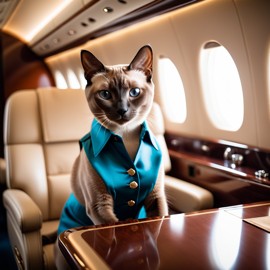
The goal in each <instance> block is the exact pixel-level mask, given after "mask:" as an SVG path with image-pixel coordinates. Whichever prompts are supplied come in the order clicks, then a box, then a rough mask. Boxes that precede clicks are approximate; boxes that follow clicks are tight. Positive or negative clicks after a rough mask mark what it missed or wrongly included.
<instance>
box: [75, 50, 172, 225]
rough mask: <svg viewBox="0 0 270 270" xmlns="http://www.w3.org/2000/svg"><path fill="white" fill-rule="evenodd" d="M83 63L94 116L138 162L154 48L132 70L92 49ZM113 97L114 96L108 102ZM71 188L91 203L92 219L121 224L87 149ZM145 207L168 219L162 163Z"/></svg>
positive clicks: (88, 205) (142, 53) (150, 100)
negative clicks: (108, 62)
mask: <svg viewBox="0 0 270 270" xmlns="http://www.w3.org/2000/svg"><path fill="white" fill-rule="evenodd" d="M81 61H82V66H83V68H84V72H85V78H86V80H87V86H86V90H85V94H86V98H87V101H88V104H89V108H90V110H91V112H92V113H93V114H94V116H95V118H96V119H97V120H98V121H99V122H100V123H101V124H102V125H103V126H104V127H106V128H107V129H109V130H111V131H112V132H114V133H115V134H118V135H120V136H121V137H122V139H123V142H124V145H125V148H126V150H127V152H128V153H129V155H130V157H131V159H132V160H134V158H135V155H136V152H137V150H138V147H139V134H140V130H141V124H142V123H143V122H144V121H145V120H146V117H147V116H148V114H149V112H150V110H151V107H152V103H153V97H154V84H153V82H152V63H153V53H152V49H151V47H150V46H148V45H147V46H144V47H142V48H141V49H140V50H139V51H138V53H137V54H136V56H135V57H134V59H133V60H132V62H131V63H130V65H128V66H127V65H119V66H110V67H109V66H104V65H103V64H102V63H101V62H100V61H99V60H98V59H97V58H96V57H95V56H94V55H93V54H92V53H90V52H88V51H82V52H81ZM137 88H138V89H139V90H140V91H139V92H140V93H139V95H138V96H135V97H134V96H131V95H130V90H131V89H132V94H135V95H137V93H138V89H137ZM100 91H103V92H102V93H101V92H100ZM108 95H109V96H110V98H109V99H106V98H107V97H108ZM104 97H105V99H104ZM71 184H72V189H73V192H74V194H75V196H76V198H77V199H78V200H79V202H80V203H81V204H83V205H85V207H86V211H87V214H88V216H89V217H90V219H91V220H92V221H93V222H94V223H95V224H100V223H112V222H116V221H118V218H117V217H116V215H115V214H114V210H113V209H114V208H113V199H112V196H111V195H110V194H109V193H108V191H107V189H106V186H105V184H104V182H103V181H102V179H101V178H100V177H99V175H98V174H97V172H96V171H95V170H94V169H93V167H92V166H91V164H90V162H89V161H88V159H87V156H86V153H85V152H84V150H82V151H81V153H80V155H79V156H78V158H77V159H76V161H75V163H74V166H73V170H72V175H71ZM145 207H146V210H147V214H148V215H160V216H164V215H168V207H167V202H166V198H165V192H164V169H163V165H162V164H161V166H160V170H159V174H158V179H157V181H156V185H155V187H154V189H153V191H152V192H151V193H150V194H149V196H148V197H147V199H146V201H145ZM153 209H155V210H154V211H153ZM150 210H151V211H152V212H151V213H150Z"/></svg>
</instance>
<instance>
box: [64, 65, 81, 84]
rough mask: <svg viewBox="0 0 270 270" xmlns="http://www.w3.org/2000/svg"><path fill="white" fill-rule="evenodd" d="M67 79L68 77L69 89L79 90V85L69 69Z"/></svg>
mask: <svg viewBox="0 0 270 270" xmlns="http://www.w3.org/2000/svg"><path fill="white" fill-rule="evenodd" d="M67 77H68V84H69V87H70V88H73V89H80V88H81V85H80V83H79V81H78V78H77V76H76V75H75V73H74V72H73V71H72V70H71V69H68V71H67Z"/></svg>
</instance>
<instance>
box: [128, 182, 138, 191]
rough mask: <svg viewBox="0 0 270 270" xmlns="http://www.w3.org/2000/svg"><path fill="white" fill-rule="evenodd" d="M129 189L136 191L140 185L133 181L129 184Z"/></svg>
mask: <svg viewBox="0 0 270 270" xmlns="http://www.w3.org/2000/svg"><path fill="white" fill-rule="evenodd" d="M129 187H130V188H132V189H135V188H137V187H138V183H137V182H136V181H132V182H130V183H129Z"/></svg>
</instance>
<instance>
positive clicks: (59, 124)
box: [37, 88, 93, 143]
mask: <svg viewBox="0 0 270 270" xmlns="http://www.w3.org/2000/svg"><path fill="white" fill-rule="evenodd" d="M37 94H38V99H39V104H40V115H41V125H42V130H43V139H44V141H45V142H47V143H48V142H61V141H74V140H78V139H80V138H81V137H82V136H84V135H85V134H86V133H87V132H88V131H89V130H90V127H91V122H92V120H93V116H92V114H91V112H90V109H89V107H88V104H87V101H86V97H85V94H84V91H83V90H72V89H65V90H58V89H57V90H56V89H53V88H52V89H50V90H47V91H46V90H44V89H38V90H37ZM67 116H68V117H67Z"/></svg>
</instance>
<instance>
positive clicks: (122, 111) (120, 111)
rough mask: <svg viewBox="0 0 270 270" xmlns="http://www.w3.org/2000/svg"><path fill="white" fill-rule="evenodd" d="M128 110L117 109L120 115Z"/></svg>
mask: <svg viewBox="0 0 270 270" xmlns="http://www.w3.org/2000/svg"><path fill="white" fill-rule="evenodd" d="M126 112H127V110H126V109H119V110H118V111H117V113H118V114H119V115H121V116H124V114H125V113H126Z"/></svg>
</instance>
